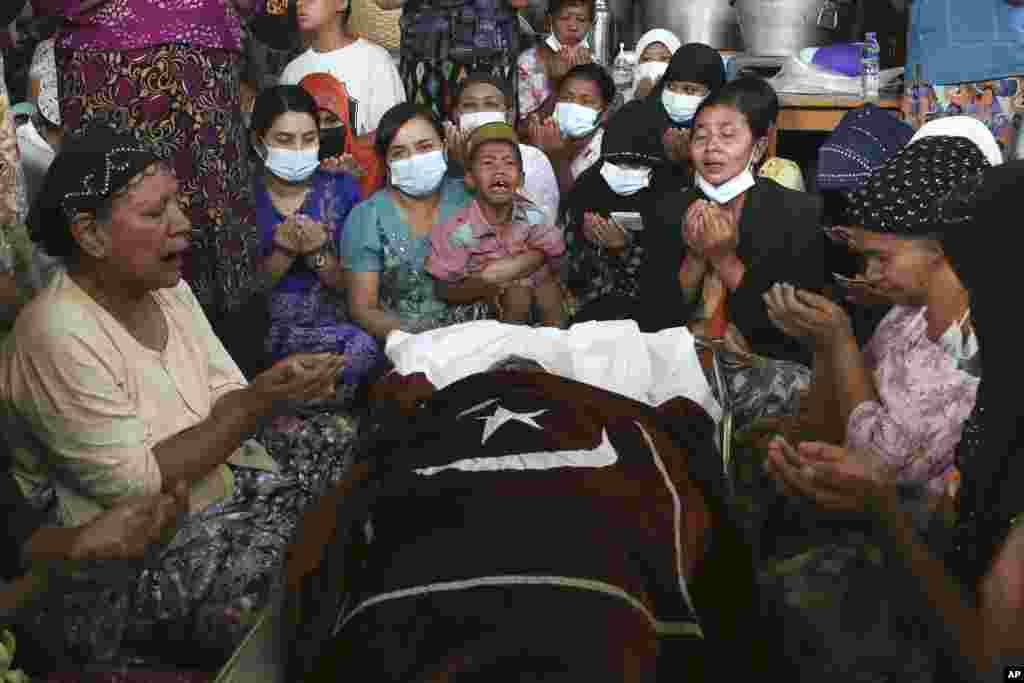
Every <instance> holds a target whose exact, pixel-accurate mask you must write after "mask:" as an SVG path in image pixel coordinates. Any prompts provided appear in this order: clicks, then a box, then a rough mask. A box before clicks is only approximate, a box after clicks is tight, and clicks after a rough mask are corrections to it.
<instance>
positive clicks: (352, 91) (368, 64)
mask: <svg viewBox="0 0 1024 683" xmlns="http://www.w3.org/2000/svg"><path fill="white" fill-rule="evenodd" d="M312 73H329V74H331V75H332V76H334V77H335V78H337V79H338V80H339V81H341V83H342V84H343V85H344V86H345V89H346V90H347V91H348V96H349V112H350V114H351V115H352V116H353V117H354V118H355V128H356V134H357V135H365V134H366V133H368V132H370V131H373V130H376V129H377V126H378V125H379V124H380V119H381V117H382V116H384V114H385V112H387V110H388V109H391V107H393V106H395V105H396V104H398V103H400V102H405V86H403V85H402V77H401V76H400V75H399V74H398V68H397V67H396V66H395V61H394V60H393V59H392V58H391V55H390V54H389V53H388V51H387V50H385V49H384V48H383V47H381V46H380V45H377V44H376V43H371V42H370V41H368V40H365V39H363V38H359V39H357V40H356V41H355V42H354V43H352V44H351V45H347V46H345V47H343V48H341V49H340V50H332V51H331V52H317V51H316V50H314V49H313V48H310V49H308V50H306V51H305V52H304V53H302V54H301V55H299V56H298V57H296V58H295V59H293V60H292V61H291V62H290V63H289V64H288V66H286V67H285V68H284V71H283V72H282V73H281V80H280V82H281V83H282V84H283V85H298V83H299V81H301V80H302V79H303V77H305V76H307V75H309V74H312Z"/></svg>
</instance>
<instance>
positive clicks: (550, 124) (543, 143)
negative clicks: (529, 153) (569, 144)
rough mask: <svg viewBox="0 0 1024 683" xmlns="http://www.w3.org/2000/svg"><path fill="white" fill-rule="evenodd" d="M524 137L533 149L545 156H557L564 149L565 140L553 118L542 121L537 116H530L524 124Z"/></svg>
mask: <svg viewBox="0 0 1024 683" xmlns="http://www.w3.org/2000/svg"><path fill="white" fill-rule="evenodd" d="M526 136H527V138H528V139H529V142H530V144H531V145H533V146H534V147H537V148H539V149H540V150H541V151H543V152H544V153H545V154H549V155H550V154H558V153H560V152H562V151H563V150H564V149H565V146H566V142H565V138H563V137H562V131H561V130H559V129H558V124H557V123H556V122H555V119H554V118H551V117H548V118H545V119H542V118H541V117H540V116H538V115H537V114H530V117H529V119H528V120H527V124H526Z"/></svg>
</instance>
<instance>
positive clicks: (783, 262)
mask: <svg viewBox="0 0 1024 683" xmlns="http://www.w3.org/2000/svg"><path fill="white" fill-rule="evenodd" d="M682 50H683V48H680V51H679V52H677V53H676V57H678V55H679V54H680V53H681V52H682ZM778 108H779V103H778V97H777V96H776V94H775V91H774V90H772V87H771V86H770V85H768V84H767V83H766V82H765V81H763V80H760V79H757V78H740V79H737V80H735V81H732V82H730V83H728V84H727V85H725V86H723V87H722V89H721V90H719V91H718V92H716V93H713V94H712V95H711V96H710V97H709V98H708V99H706V100H704V101H703V102H702V103H701V105H700V107H699V109H698V111H697V113H696V116H695V117H694V123H693V133H692V136H691V138H690V141H689V148H690V159H691V162H692V163H693V168H694V171H695V187H693V188H690V189H687V190H682V191H677V192H672V193H670V194H668V195H666V196H664V197H662V198H661V199H660V200H659V201H658V202H656V203H655V204H654V205H653V206H652V207H650V208H649V209H648V210H647V211H646V212H645V213H644V215H643V218H644V231H643V233H642V235H641V244H642V245H643V246H644V248H645V249H646V257H645V261H644V265H643V267H642V269H641V276H640V277H641V281H640V299H641V307H640V309H639V310H638V313H637V315H638V320H639V321H640V322H641V327H643V328H644V329H646V330H651V331H653V330H660V329H665V328H668V327H676V326H679V325H687V326H689V327H690V329H691V330H692V331H694V333H695V334H698V335H708V336H713V337H722V336H724V337H725V338H726V339H727V340H728V344H729V346H730V348H731V349H732V350H734V351H741V352H753V353H754V354H756V355H757V356H760V357H762V358H768V359H773V361H785V362H783V363H779V362H772V363H765V362H760V361H759V362H758V363H757V364H755V366H754V367H750V368H747V369H745V370H744V371H743V372H741V373H739V374H737V375H735V377H733V378H732V379H730V384H731V385H732V387H731V388H732V394H733V396H732V400H733V404H734V407H735V408H736V409H737V411H738V413H740V415H739V416H738V417H737V423H736V424H737V427H739V426H741V423H743V422H745V421H746V420H747V419H749V418H752V417H755V416H760V415H764V414H767V413H766V410H769V409H770V411H769V412H775V411H778V410H783V411H788V410H793V409H795V406H796V403H797V400H798V393H799V391H800V390H801V389H806V388H807V386H809V382H810V371H809V369H808V368H807V367H805V366H806V364H807V363H808V362H809V361H810V352H809V351H808V350H807V349H806V348H804V347H803V346H802V345H801V344H800V343H799V342H797V341H795V340H793V339H790V338H789V337H787V336H786V335H785V334H783V333H782V332H780V331H779V330H777V329H775V328H774V327H773V326H772V324H771V321H770V320H769V318H768V311H767V308H766V306H765V303H764V301H763V300H762V298H761V296H762V295H763V294H764V293H765V292H766V291H768V289H769V287H771V286H772V285H773V284H774V283H776V282H781V281H786V282H792V283H794V284H796V283H801V284H800V285H799V286H800V287H801V288H803V289H807V290H811V291H816V290H820V289H821V288H822V287H823V286H824V281H825V260H824V246H825V242H824V237H823V235H822V231H821V227H820V221H821V212H822V206H821V202H820V200H818V199H816V198H815V197H813V196H811V195H808V194H805V193H803V192H797V191H794V190H789V189H786V188H784V187H782V186H781V185H779V184H778V183H776V182H775V181H773V180H770V179H767V178H755V173H754V169H755V168H756V166H757V164H758V162H759V161H760V160H761V158H762V157H763V155H764V153H765V150H766V148H767V145H768V133H769V130H770V129H771V127H772V125H774V123H775V118H776V116H777V114H778ZM716 328H717V329H716Z"/></svg>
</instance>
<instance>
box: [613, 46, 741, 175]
mask: <svg viewBox="0 0 1024 683" xmlns="http://www.w3.org/2000/svg"><path fill="white" fill-rule="evenodd" d="M670 81H692V82H694V83H703V84H704V85H706V86H707V87H708V89H709V90H710V91H711V92H712V93H714V92H715V91H717V90H718V89H719V88H721V87H722V85H724V84H725V67H724V66H723V65H722V57H721V56H720V55H719V54H718V52H716V51H715V50H714V49H712V48H710V47H708V46H707V45H704V44H703V43H688V44H686V45H683V46H682V47H681V48H679V49H678V50H676V53H675V54H674V55H672V61H670V62H669V64H668V68H667V69H666V70H665V74H664V75H663V76H662V77H661V80H660V81H658V83H657V85H656V86H655V88H654V90H653V91H652V92H651V94H650V95H648V96H647V97H645V98H644V99H642V100H633V101H632V102H630V103H628V104H627V105H626V106H624V107H623V108H622V109H620V110H619V111H618V112H617V113H616V114H615V115H614V116H613V117H612V118H611V120H610V121H609V122H608V125H607V127H606V129H607V133H606V134H605V141H604V146H603V147H602V151H604V150H605V149H607V145H608V137H609V135H611V136H613V137H621V138H629V139H632V140H636V141H647V144H650V145H653V144H657V145H658V146H660V147H661V148H662V149H661V155H662V156H664V155H665V151H664V140H665V133H666V132H667V131H668V129H670V128H686V127H688V126H689V124H678V123H676V122H675V121H673V120H672V119H671V118H669V115H668V113H667V112H666V111H665V107H664V105H662V103H661V91H662V90H663V89H664V88H665V83H667V82H670Z"/></svg>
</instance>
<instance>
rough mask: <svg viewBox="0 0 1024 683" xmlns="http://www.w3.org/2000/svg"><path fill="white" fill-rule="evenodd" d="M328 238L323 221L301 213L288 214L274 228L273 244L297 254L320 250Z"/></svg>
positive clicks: (329, 236)
mask: <svg viewBox="0 0 1024 683" xmlns="http://www.w3.org/2000/svg"><path fill="white" fill-rule="evenodd" d="M330 238H331V233H330V230H329V229H328V228H327V226H326V225H325V224H324V223H321V222H319V221H315V220H313V219H311V218H308V217H306V216H303V215H301V214H295V215H292V216H289V217H288V218H286V219H284V220H283V221H281V222H280V223H278V225H277V228H275V229H274V246H275V247H278V248H279V249H283V250H284V251H286V252H289V253H292V254H295V255H298V256H305V255H307V254H313V253H316V252H318V251H320V249H321V248H322V247H323V246H324V244H326V243H327V241H328V240H330Z"/></svg>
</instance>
